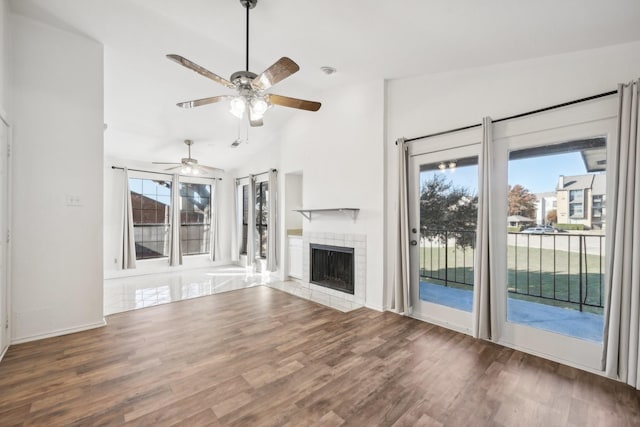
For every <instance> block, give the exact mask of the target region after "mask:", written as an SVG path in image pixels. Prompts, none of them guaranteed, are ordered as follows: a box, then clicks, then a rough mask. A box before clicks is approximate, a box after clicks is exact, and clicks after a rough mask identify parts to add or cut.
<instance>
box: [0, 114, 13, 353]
mask: <svg viewBox="0 0 640 427" xmlns="http://www.w3.org/2000/svg"><path fill="white" fill-rule="evenodd" d="M0 125H2V126H6V132H7V133H6V144H7V147H6V161H7V163H6V166H5V171H6V183H5V199H6V206H0V209H4V215H5V227H6V228H5V230H0V238H1V239H5V243H6V246H5V255H4V257H5V259H4V263H5V271H4V276H5V277H4V282H5V286H6V289H5V291H6V292H5V298H6V301H0V304H3V305H4V311H5V313H4V315H5V316H4V317H5V318H4V319H0V329H1V331H0V361H1V360H2V358H3V357H4V355H5V353H6V351H7V349H8V348H9V345H10V344H11V340H12V336H13V311H12V304H11V301H12V292H11V290H12V281H11V276H12V275H11V238H10V236H11V234H10V233H11V216H12V215H11V206H12V202H11V200H12V192H11V188H12V182H11V181H12V179H11V178H12V172H11V170H12V169H11V164H12V161H11V159H12V155H11V147H12V127H11V125H10V123H9V120H8V118H7V115H6V113H5V112H4V110H2V108H0ZM3 333H4V334H6V335H5V336H4V339H5V340H6V344H7V346H6V347H5V348H2V335H1V334H3Z"/></svg>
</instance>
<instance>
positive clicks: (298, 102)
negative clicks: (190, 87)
mask: <svg viewBox="0 0 640 427" xmlns="http://www.w3.org/2000/svg"><path fill="white" fill-rule="evenodd" d="M240 4H242V7H244V8H245V9H246V11H247V43H246V47H247V49H246V67H245V70H244V71H236V72H235V73H233V74H232V75H231V78H230V79H229V80H227V79H225V78H222V77H220V76H218V75H217V74H214V73H212V72H211V71H209V70H207V69H206V68H204V67H201V66H200V65H198V64H196V63H194V62H191V61H189V60H188V59H186V58H184V57H182V56H180V55H175V54H170V55H167V58H169V59H170V60H172V61H175V62H177V63H178V64H180V65H182V66H183V67H186V68H188V69H190V70H193V71H195V72H196V73H198V74H200V75H202V76H204V77H207V78H208V79H211V80H213V81H214V82H216V83H219V84H221V85H223V86H226V87H228V88H229V89H235V90H236V93H237V94H236V95H220V96H212V97H209V98H202V99H196V100H193V101H185V102H179V103H178V104H177V105H178V107H182V108H193V107H199V106H201V105H207V104H213V103H215V102H220V101H224V100H229V101H230V112H231V114H233V115H234V116H236V117H238V118H240V119H241V118H243V117H244V115H245V112H247V113H248V117H249V123H250V124H251V126H262V125H263V121H262V117H263V116H264V113H265V112H266V111H267V110H268V109H269V108H270V107H271V106H273V105H281V106H283V107H289V108H297V109H300V110H307V111H318V110H319V109H320V107H321V105H322V104H320V103H319V102H315V101H306V100H304V99H298V98H289V97H288V96H282V95H276V94H272V93H265V91H266V90H267V89H269V88H271V87H272V86H273V85H275V84H276V83H279V82H281V81H282V80H284V79H286V78H287V77H289V76H290V75H292V74H294V73H296V72H297V71H298V70H299V69H300V67H299V66H298V64H296V63H295V62H293V61H292V60H291V59H290V58H287V57H286V56H285V57H282V58H280V59H279V60H277V61H276V62H275V63H274V64H273V65H271V66H270V67H269V68H267V69H266V70H265V71H263V72H262V73H261V74H259V75H257V74H255V73H252V72H251V71H249V10H250V9H253V8H254V7H256V5H257V4H258V0H240Z"/></svg>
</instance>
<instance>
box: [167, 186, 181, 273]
mask: <svg viewBox="0 0 640 427" xmlns="http://www.w3.org/2000/svg"><path fill="white" fill-rule="evenodd" d="M169 227H170V233H169V265H170V266H172V267H173V266H177V265H182V242H181V241H180V178H179V176H178V174H174V175H173V180H172V181H171V215H170V216H169Z"/></svg>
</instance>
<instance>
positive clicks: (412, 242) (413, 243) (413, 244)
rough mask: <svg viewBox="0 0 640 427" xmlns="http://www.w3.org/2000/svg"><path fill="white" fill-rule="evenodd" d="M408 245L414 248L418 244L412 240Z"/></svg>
mask: <svg viewBox="0 0 640 427" xmlns="http://www.w3.org/2000/svg"><path fill="white" fill-rule="evenodd" d="M409 243H410V244H411V246H415V245H417V244H418V242H416V241H415V240H412V241H410V242H409Z"/></svg>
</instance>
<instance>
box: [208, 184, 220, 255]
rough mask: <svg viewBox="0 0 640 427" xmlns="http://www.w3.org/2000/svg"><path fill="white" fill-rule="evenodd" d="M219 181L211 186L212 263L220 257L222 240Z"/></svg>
mask: <svg viewBox="0 0 640 427" xmlns="http://www.w3.org/2000/svg"><path fill="white" fill-rule="evenodd" d="M218 199H219V197H218V180H217V179H214V180H213V183H212V184H211V227H210V228H209V232H210V236H209V239H210V243H209V258H210V259H211V261H215V260H216V257H219V256H220V238H219V232H220V230H219V229H218V209H219V208H218Z"/></svg>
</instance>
